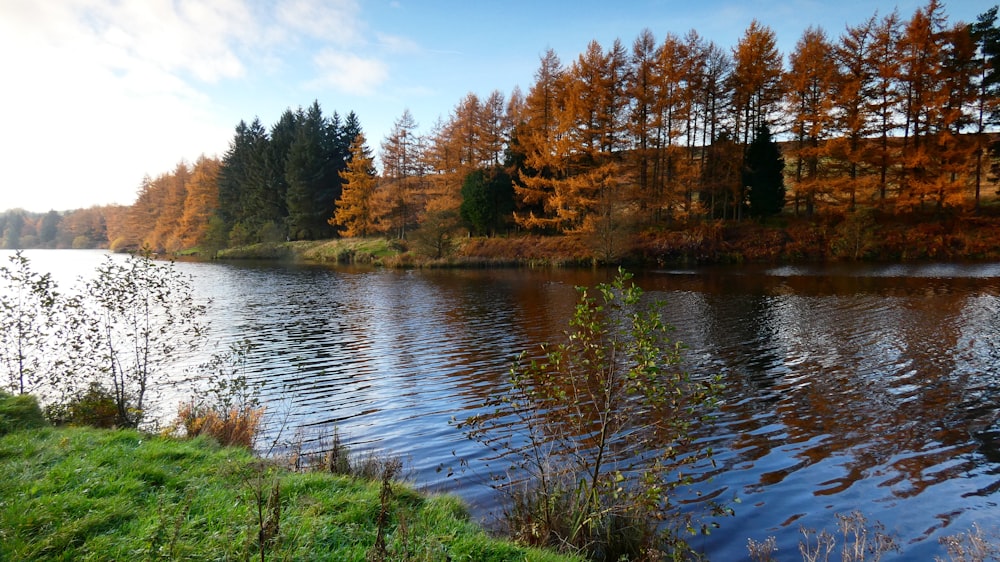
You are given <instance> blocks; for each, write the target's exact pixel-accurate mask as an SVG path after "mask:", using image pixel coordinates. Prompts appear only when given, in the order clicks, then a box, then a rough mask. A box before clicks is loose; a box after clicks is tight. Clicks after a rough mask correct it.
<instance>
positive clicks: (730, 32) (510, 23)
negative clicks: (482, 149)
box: [0, 0, 992, 212]
mask: <svg viewBox="0 0 1000 562" xmlns="http://www.w3.org/2000/svg"><path fill="white" fill-rule="evenodd" d="M925 4H926V0H899V1H882V0H835V1H833V2H830V0H780V1H764V0H693V1H692V0H617V1H615V2H608V1H606V0H602V1H595V0H561V1H550V0H533V1H527V0H505V1H503V2H500V1H497V0H49V1H44V2H42V1H39V0H0V166H2V171H0V211H2V210H5V209H14V208H22V209H25V210H28V211H32V212H46V211H49V210H57V211H66V210H71V209H77V208H83V207H89V206H92V205H109V204H122V205H129V204H131V203H132V202H133V201H134V200H135V195H136V191H137V189H138V187H139V185H140V184H141V182H142V179H143V177H144V176H145V175H147V174H148V175H149V176H151V177H156V176H158V175H160V174H163V173H167V172H170V171H172V170H173V169H174V168H175V167H176V165H177V163H178V162H180V161H182V160H184V161H186V162H194V161H195V160H196V159H197V158H198V157H199V155H202V154H204V155H207V156H219V157H222V156H223V155H224V154H225V152H226V150H227V148H228V147H229V143H230V141H231V140H232V138H233V133H234V129H235V127H236V125H237V124H238V123H239V122H240V120H245V121H247V122H249V121H251V120H253V118H254V117H259V118H260V120H261V122H262V123H263V124H264V125H265V127H268V128H270V126H271V125H272V124H274V123H275V122H276V121H277V120H278V117H279V116H280V115H281V113H282V112H284V110H285V109H288V108H291V109H293V110H294V109H297V108H298V107H306V106H308V105H310V104H312V102H313V101H318V102H319V104H320V106H321V108H322V109H323V113H324V115H327V116H329V115H332V114H333V112H335V111H336V112H338V113H340V114H341V115H342V116H343V115H346V114H347V113H349V112H350V111H354V112H355V113H356V114H357V115H358V118H359V120H360V122H361V126H362V129H363V131H364V133H365V136H366V137H367V140H368V144H369V146H370V147H372V148H373V149H375V150H376V151H377V150H378V147H379V145H380V144H381V142H382V140H383V139H384V138H385V137H386V135H387V134H388V133H389V132H390V130H391V129H392V125H393V122H394V121H396V120H397V119H399V117H400V116H401V115H402V114H403V112H404V111H405V110H407V109H408V110H409V111H410V113H411V114H412V115H413V117H414V118H415V120H416V121H417V123H418V128H419V130H420V132H429V131H430V130H431V129H432V128H433V126H434V124H435V123H436V122H437V121H438V120H439V119H447V118H448V116H449V114H450V113H451V112H452V110H453V109H454V107H455V105H456V104H458V102H459V101H460V100H461V99H462V98H463V97H464V96H465V95H466V94H468V93H469V92H472V93H475V94H477V95H478V96H480V97H486V96H488V95H489V94H490V93H491V92H492V91H494V90H499V91H500V92H502V93H503V94H504V95H509V94H510V92H511V91H512V90H513V88H514V87H515V86H517V87H520V88H521V90H522V91H523V92H524V93H527V91H528V89H529V88H530V87H531V84H532V82H533V76H534V73H535V71H536V70H537V69H538V66H539V57H540V56H541V55H542V54H543V53H544V52H545V51H546V50H547V49H550V48H551V49H553V50H554V51H555V52H556V54H557V55H558V56H559V58H560V59H561V60H562V61H563V63H564V64H569V63H570V62H571V61H573V60H574V59H575V58H576V57H577V56H578V55H579V54H580V53H582V52H583V51H584V50H585V48H586V46H587V44H588V43H589V42H590V41H592V40H597V41H598V42H599V43H600V44H601V45H602V46H604V47H608V46H610V45H611V44H612V42H613V41H614V40H615V39H616V38H618V39H621V40H622V42H623V43H624V45H625V46H626V48H630V47H631V44H632V41H633V40H634V39H635V38H636V37H637V36H638V35H639V33H640V32H641V31H642V30H643V29H645V28H649V29H650V30H651V31H652V32H653V34H654V36H655V37H656V39H657V41H661V40H662V39H663V38H664V37H665V36H666V35H667V34H668V33H673V34H676V35H679V36H683V35H684V34H685V33H687V32H688V31H689V30H691V29H694V30H696V31H697V32H698V33H699V34H700V35H701V36H702V37H704V38H706V39H708V40H711V41H714V42H715V43H716V44H718V45H719V46H721V47H723V48H726V49H729V48H732V47H734V46H735V45H736V44H737V42H738V41H739V39H740V38H741V37H742V36H743V33H744V32H745V31H746V29H747V27H748V26H749V25H750V23H751V21H753V20H754V19H757V20H758V21H759V22H760V23H762V24H764V25H767V26H769V27H770V28H771V29H772V30H774V32H775V35H776V37H777V41H778V48H779V50H780V51H781V52H782V53H783V54H785V55H786V56H787V54H788V53H789V52H790V51H791V50H792V49H793V48H794V45H795V42H796V41H797V40H798V39H799V37H801V35H802V32H803V31H804V30H805V29H806V28H808V27H809V26H816V27H821V28H823V29H824V30H825V31H826V32H827V34H828V36H830V37H831V38H836V37H838V36H839V35H840V34H841V33H842V32H843V30H844V29H845V27H846V26H848V25H856V24H859V23H861V22H863V21H865V20H866V19H868V18H869V17H871V16H873V15H875V14H876V13H878V14H879V15H884V14H886V13H889V12H891V11H892V10H893V9H897V8H898V10H899V12H900V14H901V15H902V16H903V17H904V18H905V19H908V18H909V17H910V16H911V15H912V14H913V13H914V12H915V10H916V9H918V8H919V7H922V6H924V5H925ZM943 4H944V8H945V13H946V14H947V16H948V21H949V23H956V22H958V21H966V22H971V21H974V20H975V18H976V16H977V15H978V14H980V13H982V12H985V11H986V9H987V8H988V7H989V6H991V5H992V4H991V3H989V2H988V1H987V2H984V1H983V0H951V1H948V0H945V1H944V3H943Z"/></svg>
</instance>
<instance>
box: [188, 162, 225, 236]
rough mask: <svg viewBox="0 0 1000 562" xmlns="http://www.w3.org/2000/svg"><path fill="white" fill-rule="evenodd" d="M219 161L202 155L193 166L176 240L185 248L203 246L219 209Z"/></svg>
mask: <svg viewBox="0 0 1000 562" xmlns="http://www.w3.org/2000/svg"><path fill="white" fill-rule="evenodd" d="M221 165H222V163H221V162H220V161H219V160H218V159H216V158H209V157H207V156H205V155H202V156H201V157H199V158H198V160H197V161H196V162H195V164H194V169H193V170H192V172H191V177H190V179H189V180H188V183H187V199H186V200H185V201H184V214H183V215H182V216H181V218H180V221H179V223H178V226H177V238H178V239H179V240H180V243H181V246H182V247H184V248H193V247H195V246H199V245H201V244H202V243H203V242H204V241H205V238H206V236H207V234H208V227H209V222H210V221H211V219H212V217H213V216H214V215H215V213H216V212H217V210H218V207H219V168H220V167H221Z"/></svg>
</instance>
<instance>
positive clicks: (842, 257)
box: [218, 208, 1000, 267]
mask: <svg viewBox="0 0 1000 562" xmlns="http://www.w3.org/2000/svg"><path fill="white" fill-rule="evenodd" d="M998 233H1000V208H990V209H984V210H983V211H982V212H981V213H979V214H977V215H971V214H970V215H955V216H945V215H936V214H934V213H930V212H928V213H914V214H910V215H905V216H884V215H879V214H878V213H877V212H875V211H871V212H865V213H857V214H854V215H850V216H847V217H843V216H834V217H826V218H823V219H815V218H814V219H806V218H795V217H791V216H783V217H778V218H774V219H770V220H768V221H766V222H757V221H752V220H745V221H739V222H732V221H730V222H723V221H714V222H699V223H696V224H690V225H681V224H676V225H673V226H669V227H664V228H661V229H658V230H648V231H644V232H641V233H632V234H618V235H616V238H615V239H614V241H613V242H608V241H603V242H602V241H601V240H599V239H597V238H595V237H593V236H590V237H587V236H575V235H562V236H538V235H524V234H520V235H510V236H502V237H493V238H468V237H459V238H456V239H453V240H452V241H451V244H450V245H448V246H447V248H446V250H447V251H445V252H443V253H442V255H440V256H439V255H436V254H434V253H433V252H428V251H426V250H427V249H426V248H422V247H421V244H420V242H419V240H414V241H411V240H386V239H381V238H368V239H338V240H325V241H312V242H305V241H303V242H282V243H271V244H255V245H252V246H246V247H240V248H234V249H229V250H223V251H221V252H220V253H219V254H218V257H219V258H220V259H266V260H276V259H277V260H290V261H300V262H312V263H344V264H348V263H353V264H371V265H376V266H384V267H509V266H516V267H523V266H579V265H592V264H595V263H604V264H607V263H627V264H632V265H639V266H650V265H661V264H712V263H751V262H765V263H777V262H781V263H797V262H816V261H880V262H886V261H888V262H900V261H915V260H936V261H949V260H951V261H955V260H998V259H1000V234H998ZM435 251H437V250H435Z"/></svg>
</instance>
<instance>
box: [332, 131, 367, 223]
mask: <svg viewBox="0 0 1000 562" xmlns="http://www.w3.org/2000/svg"><path fill="white" fill-rule="evenodd" d="M340 177H341V178H342V179H343V181H344V185H343V190H342V191H341V195H340V199H339V200H338V201H337V205H336V209H337V210H336V212H335V214H334V216H333V217H332V218H331V219H329V223H330V225H331V226H334V227H339V228H341V229H343V235H344V236H347V237H349V238H353V237H365V236H369V235H371V234H374V233H375V232H377V227H376V224H375V221H376V215H377V213H376V211H375V209H374V208H373V206H374V204H375V199H374V196H375V187H376V185H377V181H376V175H375V166H374V160H373V158H372V155H371V150H370V149H369V148H368V145H367V144H366V141H365V136H364V134H362V133H358V135H357V136H356V137H355V138H354V142H352V143H351V150H350V159H349V160H348V163H347V168H346V169H345V170H344V171H342V172H341V173H340Z"/></svg>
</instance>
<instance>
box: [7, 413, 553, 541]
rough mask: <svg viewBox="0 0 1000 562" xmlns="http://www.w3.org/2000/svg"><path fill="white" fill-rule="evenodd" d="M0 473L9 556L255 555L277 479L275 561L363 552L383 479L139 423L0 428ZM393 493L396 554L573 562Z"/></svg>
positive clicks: (408, 494) (444, 502)
mask: <svg viewBox="0 0 1000 562" xmlns="http://www.w3.org/2000/svg"><path fill="white" fill-rule="evenodd" d="M0 474H2V475H3V478H0V560H129V559H131V560H245V559H251V560H260V559H261V557H260V548H259V543H258V536H259V534H258V533H259V529H260V525H259V523H260V520H259V517H258V515H257V514H258V512H257V510H256V505H257V504H256V501H255V497H254V494H255V492H258V493H260V492H262V493H263V495H264V497H265V498H266V496H267V494H268V493H269V492H270V491H271V490H272V489H273V486H274V483H275V482H276V481H277V482H278V483H279V484H280V486H279V490H280V518H279V520H280V527H279V532H278V534H277V538H276V539H275V540H274V541H273V542H272V543H271V544H269V545H267V546H266V549H265V558H266V559H267V560H338V561H340V560H343V561H350V560H357V561H363V560H365V559H366V555H367V554H368V553H369V552H370V551H371V550H372V547H373V545H374V544H375V538H376V533H377V525H376V520H377V518H378V514H379V511H380V509H381V507H380V506H381V500H380V494H379V491H380V484H379V483H377V482H369V481H362V480H358V479H353V478H350V477H345V476H334V475H331V474H325V473H318V472H315V473H293V472H289V471H286V470H283V469H281V468H280V467H277V466H275V465H273V464H268V463H264V462H262V461H261V460H260V459H257V458H255V457H254V456H253V455H251V454H250V453H249V452H247V451H245V450H242V449H235V448H223V447H220V446H218V445H217V444H215V443H214V442H213V441H210V440H206V439H202V438H198V439H194V440H186V441H185V440H177V439H174V438H166V437H158V436H149V435H145V434H142V433H138V432H135V431H119V430H115V431H109V430H99V429H92V428H82V427H78V428H64V429H54V428H42V429H29V430H18V431H13V432H10V433H7V434H6V435H3V436H2V437H0ZM392 490H393V493H392V495H391V496H392V501H391V504H390V507H389V515H390V517H389V524H388V526H387V529H386V543H387V547H386V550H387V553H388V557H387V559H391V560H401V559H406V560H446V559H450V560H454V561H459V560H485V561H491V560H492V561H502V560H538V561H557V560H569V558H565V557H561V556H558V555H556V554H552V553H549V552H544V551H538V550H531V549H526V548H522V547H519V546H515V545H512V544H510V543H507V542H503V541H500V540H496V539H494V538H492V537H490V536H488V535H487V534H486V533H485V532H484V531H483V530H482V529H481V528H479V527H478V526H477V525H475V524H474V523H473V522H471V521H470V520H469V518H468V516H467V515H466V511H465V508H464V506H463V505H462V504H461V502H460V501H459V500H458V499H456V498H454V497H452V496H425V495H421V494H418V493H417V492H415V491H413V490H412V489H411V488H408V487H406V486H403V485H399V484H394V485H393V487H392ZM265 511H267V510H265ZM449 557H450V558H449Z"/></svg>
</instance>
